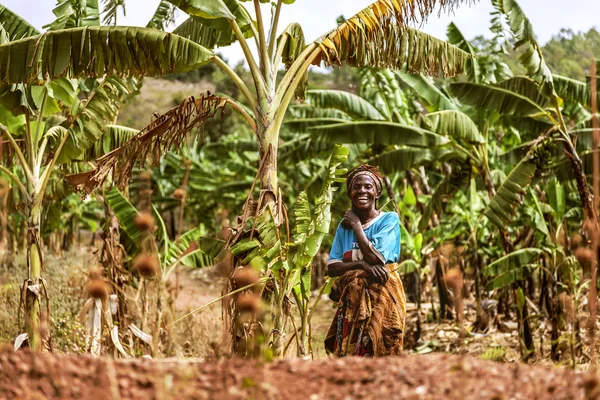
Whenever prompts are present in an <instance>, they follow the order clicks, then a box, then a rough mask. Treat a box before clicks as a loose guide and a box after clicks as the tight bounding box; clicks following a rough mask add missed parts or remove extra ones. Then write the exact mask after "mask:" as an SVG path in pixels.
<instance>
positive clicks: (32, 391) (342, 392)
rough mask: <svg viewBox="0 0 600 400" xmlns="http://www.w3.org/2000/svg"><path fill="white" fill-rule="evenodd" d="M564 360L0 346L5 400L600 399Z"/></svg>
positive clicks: (591, 382)
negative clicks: (101, 353) (259, 356)
mask: <svg viewBox="0 0 600 400" xmlns="http://www.w3.org/2000/svg"><path fill="white" fill-rule="evenodd" d="M598 389H599V388H598V379H597V377H592V376H591V375H588V374H584V373H576V372H573V371H571V370H566V369H549V368H544V367H536V366H527V365H523V364H502V363H496V362H491V361H483V360H478V359H475V358H469V357H460V356H447V355H439V354H428V355H420V356H415V355H412V356H404V357H400V358H383V359H358V358H347V359H343V360H332V359H331V360H319V361H304V360H298V359H295V360H283V361H277V362H272V363H256V362H251V361H243V360H221V361H212V362H193V361H181V360H164V361H158V362H155V361H151V360H135V361H119V362H114V361H112V360H110V359H100V360H95V359H92V358H89V357H84V356H61V355H51V354H35V353H32V352H30V351H27V350H26V351H21V352H17V353H15V352H13V351H12V349H10V348H9V347H6V348H4V349H3V350H0V398H1V399H16V398H18V399H97V400H102V399H178V400H182V399H188V398H189V399H250V398H251V399H354V398H356V399H370V398H373V399H375V398H376V399H393V398H397V399H401V398H406V399H553V400H556V399H596V398H598Z"/></svg>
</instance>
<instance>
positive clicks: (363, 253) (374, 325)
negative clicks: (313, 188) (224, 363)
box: [325, 164, 406, 357]
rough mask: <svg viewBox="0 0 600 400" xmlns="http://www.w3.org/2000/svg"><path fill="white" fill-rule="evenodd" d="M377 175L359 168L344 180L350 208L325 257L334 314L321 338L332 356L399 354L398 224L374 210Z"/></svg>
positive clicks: (401, 305) (403, 306)
mask: <svg viewBox="0 0 600 400" xmlns="http://www.w3.org/2000/svg"><path fill="white" fill-rule="evenodd" d="M382 183H383V179H382V175H381V173H380V172H379V170H378V169H377V167H373V166H370V165H366V164H363V165H360V166H358V167H357V168H356V169H354V170H353V171H352V172H350V173H349V174H348V177H347V178H346V194H347V195H348V197H349V198H350V200H351V202H352V209H351V210H349V211H346V213H345V214H344V218H343V219H342V221H341V222H340V224H339V226H338V228H337V231H336V233H335V238H334V239H333V246H332V248H331V253H330V255H329V262H328V264H327V271H328V274H329V276H331V277H335V276H339V277H340V278H339V279H338V280H337V281H336V282H335V283H334V285H333V287H332V289H331V294H330V296H329V297H330V298H331V299H332V300H333V301H337V302H338V310H337V313H336V315H335V318H334V320H333V322H332V324H331V328H329V333H328V334H327V337H326V339H325V349H326V350H327V352H328V353H329V354H333V355H334V356H336V357H344V356H350V355H356V356H363V357H373V356H375V357H378V356H385V355H399V354H400V352H401V350H402V345H403V337H402V334H403V331H404V317H405V314H406V297H405V295H404V287H403V285H402V281H401V280H400V276H399V275H398V272H397V270H396V269H397V265H396V262H397V261H398V258H399V256H400V221H399V219H398V214H396V213H395V212H381V211H379V210H377V207H376V204H377V200H378V199H379V197H380V196H381V190H382Z"/></svg>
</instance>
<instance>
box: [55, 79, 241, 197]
mask: <svg viewBox="0 0 600 400" xmlns="http://www.w3.org/2000/svg"><path fill="white" fill-rule="evenodd" d="M228 102H229V100H228V99H225V98H222V97H219V96H215V95H213V94H211V93H210V92H208V91H207V92H204V93H202V94H201V95H200V97H198V98H194V97H193V96H190V97H188V98H186V99H185V100H183V102H182V103H181V104H180V105H178V106H177V107H174V108H172V109H171V110H169V111H167V112H166V113H164V114H162V115H160V116H159V117H157V118H156V119H155V120H154V121H152V122H151V123H150V124H149V125H148V126H146V127H145V128H144V129H142V130H141V131H140V133H139V134H138V135H136V136H134V137H133V138H132V139H131V140H129V141H128V142H127V143H125V144H124V145H123V146H121V147H119V148H117V149H115V150H113V151H111V152H110V153H107V154H105V155H104V156H102V157H101V158H99V159H98V160H96V168H95V169H94V170H92V171H88V172H83V173H79V174H72V175H68V176H67V177H66V179H67V182H69V183H70V184H71V185H73V186H74V187H75V188H76V189H78V190H83V191H85V192H87V193H91V192H93V191H94V190H96V189H97V188H99V187H100V186H101V185H102V183H103V182H104V180H105V179H106V177H107V176H108V174H109V173H110V172H111V171H113V170H114V171H115V172H114V178H113V179H114V182H115V184H117V185H118V186H120V187H124V186H125V185H127V183H128V181H129V179H130V178H131V172H132V170H133V167H134V166H135V165H139V166H140V167H142V166H143V165H144V164H145V163H146V161H147V159H148V156H151V157H152V159H153V163H154V165H156V164H157V163H158V161H159V160H160V157H161V156H162V155H164V154H165V153H166V152H167V151H168V150H169V149H172V148H178V147H180V146H181V145H182V143H183V142H184V139H185V138H186V136H187V134H188V133H189V132H190V131H191V130H192V129H193V128H199V129H202V127H203V124H204V123H205V122H206V121H208V120H211V119H212V118H213V117H214V116H215V115H216V114H217V112H218V111H219V110H221V112H223V111H224V107H225V105H227V103H228Z"/></svg>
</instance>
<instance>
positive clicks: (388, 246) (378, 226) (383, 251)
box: [327, 212, 400, 264]
mask: <svg viewBox="0 0 600 400" xmlns="http://www.w3.org/2000/svg"><path fill="white" fill-rule="evenodd" d="M363 230H364V231H365V235H366V236H367V239H369V242H370V243H371V245H372V246H373V248H374V250H375V254H377V255H378V257H379V259H381V260H382V262H383V263H384V264H392V263H395V262H398V258H399V257H400V220H399V218H398V214H396V213H395V212H382V213H380V214H379V216H377V217H375V218H374V219H372V220H371V221H369V222H368V223H366V224H365V225H363ZM362 259H363V255H362V253H361V251H360V248H359V247H358V242H357V241H356V236H355V235H354V231H353V230H352V229H346V228H344V227H342V224H341V222H340V224H338V227H337V230H336V231H335V237H334V238H333V245H332V246H331V252H330V253H329V261H328V263H327V264H332V263H335V262H340V261H344V262H347V261H358V260H362Z"/></svg>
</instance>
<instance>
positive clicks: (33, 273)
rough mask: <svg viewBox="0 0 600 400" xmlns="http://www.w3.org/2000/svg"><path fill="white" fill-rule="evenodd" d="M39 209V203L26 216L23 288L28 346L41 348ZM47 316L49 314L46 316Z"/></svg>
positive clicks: (41, 256)
mask: <svg viewBox="0 0 600 400" xmlns="http://www.w3.org/2000/svg"><path fill="white" fill-rule="evenodd" d="M40 220H41V209H40V206H39V205H35V206H33V207H31V208H30V210H29V213H28V216H27V271H28V273H27V280H26V288H25V332H26V333H27V335H28V337H29V346H30V347H31V348H32V349H34V350H39V349H40V348H41V336H40V297H41V295H42V293H43V288H42V276H41V275H42V265H43V253H42V240H41V237H40ZM48 317H49V316H48Z"/></svg>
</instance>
